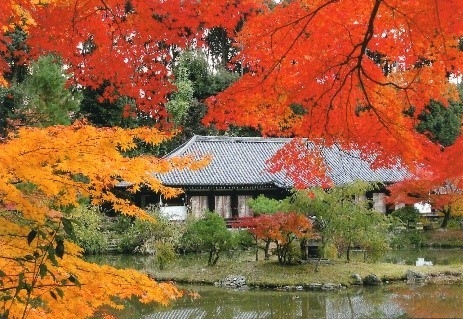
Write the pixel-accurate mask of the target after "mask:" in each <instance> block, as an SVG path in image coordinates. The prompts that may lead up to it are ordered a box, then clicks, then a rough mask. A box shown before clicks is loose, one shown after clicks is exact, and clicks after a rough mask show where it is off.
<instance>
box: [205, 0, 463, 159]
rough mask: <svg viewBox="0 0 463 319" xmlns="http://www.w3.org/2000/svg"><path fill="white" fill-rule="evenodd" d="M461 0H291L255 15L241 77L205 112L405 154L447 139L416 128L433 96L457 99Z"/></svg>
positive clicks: (242, 38)
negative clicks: (452, 79)
mask: <svg viewBox="0 0 463 319" xmlns="http://www.w3.org/2000/svg"><path fill="white" fill-rule="evenodd" d="M462 10H463V2H461V1H457V0H455V1H435V0H420V1H383V0H363V1H355V0H344V1H331V0H321V1H303V0H300V1H290V2H285V3H284V4H281V5H278V6H276V7H275V8H274V9H268V10H263V11H261V12H260V13H259V14H258V15H256V16H253V17H250V18H249V19H248V20H247V22H246V24H245V26H244V28H243V30H242V31H241V32H240V33H239V35H238V36H237V41H238V43H239V46H240V47H241V48H242V50H241V51H240V53H239V55H238V56H237V57H236V59H237V60H239V61H242V63H243V64H244V65H245V66H246V67H247V68H249V72H247V73H246V74H245V75H244V76H243V77H242V78H241V79H240V81H237V82H236V83H235V84H234V85H232V86H231V87H230V88H229V89H227V90H225V91H224V92H222V93H220V94H218V95H217V96H214V97H212V98H210V99H209V105H210V110H209V115H208V116H207V117H206V119H205V121H206V122H208V123H214V124H215V125H217V126H219V127H222V128H225V127H226V126H227V125H229V124H230V123H231V124H234V125H246V126H250V127H253V128H258V129H260V130H261V131H262V132H263V133H264V134H266V135H270V136H275V135H278V136H280V135H287V136H300V137H308V138H309V139H313V138H319V137H322V138H324V140H325V141H326V142H328V143H331V142H333V141H336V142H338V143H341V144H342V146H343V147H345V148H347V149H349V148H360V149H361V150H362V151H364V154H371V153H375V154H379V155H380V156H379V157H378V158H377V159H378V160H377V163H378V164H381V165H385V164H394V163H396V161H397V157H400V158H401V159H402V160H403V161H404V162H405V163H406V164H409V165H410V166H411V167H413V165H414V161H416V160H420V157H421V156H424V155H426V154H438V153H439V151H438V147H437V146H436V145H433V144H432V143H430V142H429V141H428V140H427V139H426V137H424V136H422V135H420V134H418V133H417V132H416V130H415V125H416V118H417V116H418V115H419V114H420V113H421V111H422V110H423V108H424V106H425V104H426V103H428V102H429V100H430V99H434V100H437V101H442V102H443V103H444V104H445V105H447V104H448V99H457V98H458V97H457V95H456V88H455V86H454V85H453V84H450V83H449V77H452V76H455V77H457V76H460V75H461V71H462V67H463V54H462V53H463V52H462V51H461V36H462V35H463V20H462V19H463V18H462V17H461V14H460V12H461V11H462Z"/></svg>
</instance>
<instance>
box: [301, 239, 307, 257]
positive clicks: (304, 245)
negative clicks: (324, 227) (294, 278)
mask: <svg viewBox="0 0 463 319" xmlns="http://www.w3.org/2000/svg"><path fill="white" fill-rule="evenodd" d="M307 246H308V240H307V238H303V239H302V240H301V259H302V260H308V259H309V253H308V252H307Z"/></svg>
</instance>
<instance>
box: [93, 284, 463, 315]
mask: <svg viewBox="0 0 463 319" xmlns="http://www.w3.org/2000/svg"><path fill="white" fill-rule="evenodd" d="M180 287H181V288H184V289H186V290H192V291H195V292H197V293H198V294H199V295H200V297H199V298H194V297H193V296H189V295H187V296H186V297H184V298H182V299H180V300H177V301H176V302H174V303H172V304H171V305H169V306H167V307H162V306H156V305H142V304H140V303H138V302H136V301H130V302H126V303H125V309H124V310H120V311H116V310H112V309H103V310H102V312H104V313H108V314H112V315H113V316H114V317H115V318H117V319H126V318H131V319H172V318H178V319H208V318H210V319H213V318H221V319H238V318H242V319H283V318H286V319H296V318H298V319H302V318H313V319H345V318H365V319H366V318H371V319H373V318H381V319H383V318H398V319H399V318H401V319H405V318H463V307H462V303H463V292H462V289H461V288H462V287H461V286H458V285H450V286H430V285H427V286H405V285H391V286H384V287H379V288H359V289H346V290H343V291H340V292H283V291H269V290H248V291H234V290H227V289H223V288H218V287H213V286H180Z"/></svg>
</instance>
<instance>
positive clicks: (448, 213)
mask: <svg viewBox="0 0 463 319" xmlns="http://www.w3.org/2000/svg"><path fill="white" fill-rule="evenodd" d="M442 212H443V213H444V219H443V220H442V223H441V225H440V228H444V229H445V228H447V225H448V223H449V220H450V217H451V212H452V209H451V208H446V209H443V210H442Z"/></svg>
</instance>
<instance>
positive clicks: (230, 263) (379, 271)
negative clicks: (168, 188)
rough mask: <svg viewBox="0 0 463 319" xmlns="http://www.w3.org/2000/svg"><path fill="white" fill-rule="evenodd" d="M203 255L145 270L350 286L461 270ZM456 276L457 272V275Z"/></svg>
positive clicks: (257, 282) (208, 279)
mask: <svg viewBox="0 0 463 319" xmlns="http://www.w3.org/2000/svg"><path fill="white" fill-rule="evenodd" d="M206 265H207V259H206V257H205V256H199V257H198V256H196V258H193V257H191V256H190V257H182V258H180V259H179V260H178V261H177V262H176V263H174V264H170V265H168V266H167V267H166V269H164V270H159V269H155V268H146V269H144V271H145V272H147V273H149V274H150V275H151V276H152V277H153V278H155V279H157V280H160V281H165V280H172V281H175V282H178V283H195V284H213V283H214V282H216V281H219V280H221V279H223V278H225V277H226V276H227V275H243V276H245V277H246V278H247V283H248V285H251V286H259V287H281V286H287V285H288V286H296V285H304V284H309V283H334V284H342V285H344V286H349V285H351V283H352V279H351V277H352V275H353V274H359V275H360V276H362V277H365V276H366V275H369V274H375V275H377V276H378V277H379V278H381V279H382V280H383V281H400V280H405V279H406V273H407V270H414V271H418V272H421V273H426V274H434V275H435V274H461V273H463V264H452V265H442V266H441V265H439V266H424V267H416V266H410V265H397V264H392V263H364V262H360V261H352V262H350V263H346V262H345V260H338V259H335V260H330V261H329V263H324V264H321V265H320V266H319V268H318V271H316V270H315V268H316V266H315V264H313V263H307V264H298V265H292V266H281V265H279V264H278V263H277V262H276V260H275V259H272V260H268V261H265V260H262V259H261V260H259V261H254V256H253V255H252V254H251V253H241V254H239V256H237V255H235V256H233V257H231V258H230V257H221V259H219V262H218V264H217V265H216V266H215V267H208V266H206ZM457 277H458V276H457Z"/></svg>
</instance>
